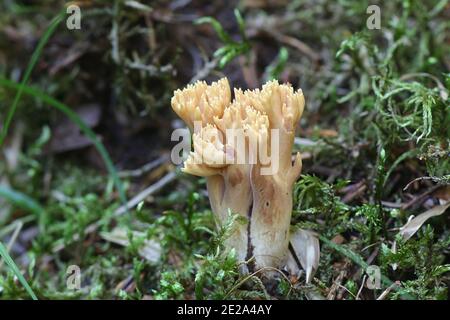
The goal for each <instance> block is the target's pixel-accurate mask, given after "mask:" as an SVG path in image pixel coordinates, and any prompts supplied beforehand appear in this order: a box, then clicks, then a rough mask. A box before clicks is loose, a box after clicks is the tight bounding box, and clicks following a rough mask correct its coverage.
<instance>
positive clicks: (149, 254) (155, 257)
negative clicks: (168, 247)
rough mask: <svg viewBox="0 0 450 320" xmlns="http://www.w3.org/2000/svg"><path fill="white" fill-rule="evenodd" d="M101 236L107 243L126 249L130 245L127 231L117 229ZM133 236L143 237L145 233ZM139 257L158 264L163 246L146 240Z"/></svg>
mask: <svg viewBox="0 0 450 320" xmlns="http://www.w3.org/2000/svg"><path fill="white" fill-rule="evenodd" d="M100 236H101V237H102V238H103V239H104V240H106V241H109V242H112V243H115V244H118V245H121V246H124V247H126V246H128V245H129V244H130V241H129V240H128V235H127V231H126V230H125V229H121V228H115V229H114V230H113V231H111V232H101V233H100ZM133 236H135V237H142V236H144V233H142V232H138V231H133ZM139 255H140V256H141V257H143V258H144V259H146V260H148V261H150V262H158V261H159V260H160V258H161V245H160V244H159V243H158V242H156V241H154V240H149V239H146V240H145V241H144V243H143V245H142V246H141V247H140V248H139Z"/></svg>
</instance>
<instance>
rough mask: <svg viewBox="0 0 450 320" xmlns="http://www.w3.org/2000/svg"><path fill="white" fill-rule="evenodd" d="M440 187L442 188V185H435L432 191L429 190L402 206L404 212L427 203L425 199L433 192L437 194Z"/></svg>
mask: <svg viewBox="0 0 450 320" xmlns="http://www.w3.org/2000/svg"><path fill="white" fill-rule="evenodd" d="M440 187H442V186H441V185H435V186H433V187H431V188H430V189H428V190H427V191H425V192H424V193H422V194H420V195H419V196H417V197H414V198H413V199H412V200H411V201H409V202H407V203H405V204H404V205H402V207H401V208H402V210H406V209H409V208H411V207H413V206H415V205H420V204H421V203H422V202H424V201H425V199H426V198H427V197H428V196H429V195H430V194H431V193H433V192H435V191H436V190H437V189H439V188H440Z"/></svg>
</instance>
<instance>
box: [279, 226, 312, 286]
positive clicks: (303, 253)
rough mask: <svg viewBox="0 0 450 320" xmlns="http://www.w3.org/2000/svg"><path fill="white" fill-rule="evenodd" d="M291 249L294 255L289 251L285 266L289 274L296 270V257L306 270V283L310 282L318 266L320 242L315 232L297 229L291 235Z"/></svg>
mask: <svg viewBox="0 0 450 320" xmlns="http://www.w3.org/2000/svg"><path fill="white" fill-rule="evenodd" d="M290 243H291V245H292V249H293V251H294V253H295V255H296V257H294V256H293V253H292V252H291V251H290V252H289V257H288V264H287V268H288V271H290V273H291V274H295V273H297V272H298V271H297V270H298V266H297V263H296V258H298V261H299V262H300V264H301V266H302V268H303V269H304V270H305V272H306V283H310V282H311V280H312V278H313V277H314V274H315V272H316V270H317V267H318V266H319V259H320V244H319V239H318V238H317V236H316V234H315V233H314V232H312V231H309V230H303V229H297V230H296V231H295V232H293V233H292V235H291V241H290Z"/></svg>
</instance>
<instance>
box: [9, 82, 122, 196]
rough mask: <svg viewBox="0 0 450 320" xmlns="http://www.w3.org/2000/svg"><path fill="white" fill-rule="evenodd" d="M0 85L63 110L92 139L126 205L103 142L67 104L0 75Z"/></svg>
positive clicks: (120, 185)
mask: <svg viewBox="0 0 450 320" xmlns="http://www.w3.org/2000/svg"><path fill="white" fill-rule="evenodd" d="M0 85H2V86H5V87H7V88H10V89H13V90H21V91H22V92H23V93H25V94H28V95H30V96H33V97H35V98H37V99H39V100H41V101H43V102H45V103H47V104H49V105H51V106H52V107H54V108H56V109H58V110H60V111H61V112H63V113H64V114H65V115H66V116H67V117H68V118H69V119H70V120H71V121H73V122H74V123H75V124H76V125H77V126H78V127H79V128H80V130H81V131H82V132H83V133H84V134H85V135H86V136H87V137H88V138H89V139H90V140H91V141H92V143H93V144H94V146H95V148H96V149H97V150H98V152H99V153H100V155H101V157H102V158H103V161H104V162H105V165H106V168H107V170H108V172H109V174H110V176H111V177H112V179H113V181H114V184H115V185H116V188H117V190H118V192H119V197H120V200H121V202H122V203H123V204H124V205H126V203H127V199H126V196H125V191H124V188H123V185H122V181H121V180H120V178H119V175H118V174H117V171H116V168H115V167H114V164H113V162H112V160H111V157H110V156H109V153H108V151H107V150H106V148H105V146H104V145H103V143H101V142H100V140H99V139H98V138H97V135H96V134H95V133H94V132H93V131H92V130H91V129H90V128H89V127H88V126H87V125H86V124H85V123H84V122H83V120H82V119H81V118H80V117H79V116H78V114H77V113H76V112H74V111H73V110H72V109H70V108H69V107H68V106H67V105H65V104H64V103H62V102H60V101H58V100H56V99H54V98H52V97H50V96H48V95H46V94H45V93H43V92H42V91H40V90H38V89H35V88H33V87H30V86H27V85H22V84H18V83H17V82H14V81H11V80H9V79H6V78H4V77H1V76H0Z"/></svg>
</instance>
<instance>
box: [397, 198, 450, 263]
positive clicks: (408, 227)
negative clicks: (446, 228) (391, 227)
mask: <svg viewBox="0 0 450 320" xmlns="http://www.w3.org/2000/svg"><path fill="white" fill-rule="evenodd" d="M448 207H450V202H447V203H445V204H443V205H440V206H435V207H433V208H431V209H429V210H427V211H425V212H423V213H421V214H419V215H418V216H416V217H414V216H412V215H411V216H410V217H409V218H408V222H407V223H406V224H405V225H404V226H403V227H401V228H400V231H399V234H400V235H401V236H402V237H403V239H405V241H407V240H408V239H410V238H411V237H412V236H413V235H414V234H415V233H416V232H417V231H418V230H419V229H420V227H421V226H422V225H423V224H424V223H425V222H426V221H427V220H428V219H430V218H431V217H435V216H439V215H441V214H443V213H444V212H445V210H447V208H448ZM391 251H392V252H393V253H396V252H397V241H394V243H393V244H392V248H391ZM391 267H392V270H394V271H395V270H397V267H398V264H397V263H392V264H391Z"/></svg>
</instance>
